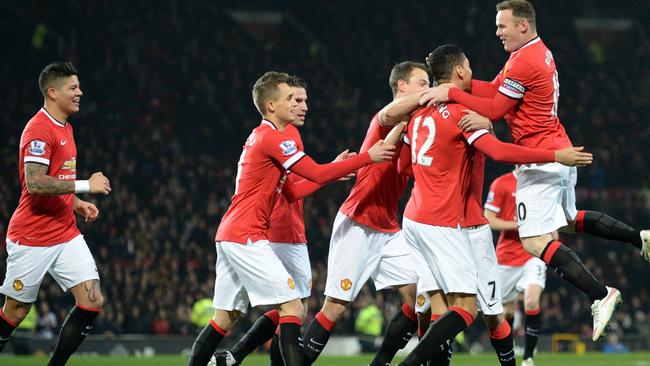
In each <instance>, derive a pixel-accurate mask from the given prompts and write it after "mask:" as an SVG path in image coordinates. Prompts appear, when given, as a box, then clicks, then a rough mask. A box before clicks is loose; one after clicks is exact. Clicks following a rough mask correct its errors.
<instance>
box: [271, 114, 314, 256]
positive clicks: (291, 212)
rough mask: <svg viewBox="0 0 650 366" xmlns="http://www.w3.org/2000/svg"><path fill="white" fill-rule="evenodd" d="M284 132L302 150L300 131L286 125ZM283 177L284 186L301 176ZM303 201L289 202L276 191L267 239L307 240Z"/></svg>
mask: <svg viewBox="0 0 650 366" xmlns="http://www.w3.org/2000/svg"><path fill="white" fill-rule="evenodd" d="M284 134H285V135H286V136H287V137H289V138H292V139H293V140H294V141H295V142H296V145H297V146H298V149H299V150H301V151H304V146H303V143H302V138H301V137H300V132H299V131H298V129H297V128H296V127H295V126H294V125H287V126H286V127H285V130H284ZM283 179H285V182H284V185H285V186H286V185H288V184H291V183H292V181H297V180H300V179H303V178H301V177H299V176H297V175H296V174H292V173H287V174H285V177H284V178H283ZM304 202H305V200H303V199H299V200H297V201H295V202H289V201H287V199H286V198H285V197H284V196H283V195H282V194H281V193H278V197H277V200H276V201H275V206H273V210H272V212H271V228H270V229H269V232H268V235H269V241H271V242H273V243H286V244H299V243H306V242H307V236H306V235H305V219H304Z"/></svg>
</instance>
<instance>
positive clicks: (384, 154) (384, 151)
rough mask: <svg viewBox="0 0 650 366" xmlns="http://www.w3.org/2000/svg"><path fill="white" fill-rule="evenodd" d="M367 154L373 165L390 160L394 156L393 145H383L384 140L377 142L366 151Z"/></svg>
mask: <svg viewBox="0 0 650 366" xmlns="http://www.w3.org/2000/svg"><path fill="white" fill-rule="evenodd" d="M368 154H370V159H372V161H373V162H375V163H381V162H383V161H388V160H392V159H393V156H395V145H384V140H379V141H377V142H375V144H374V145H372V147H371V148H370V149H368Z"/></svg>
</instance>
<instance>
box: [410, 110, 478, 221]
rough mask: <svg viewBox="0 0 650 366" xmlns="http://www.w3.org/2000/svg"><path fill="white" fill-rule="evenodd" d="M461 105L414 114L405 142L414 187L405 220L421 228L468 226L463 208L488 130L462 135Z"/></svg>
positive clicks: (463, 133) (419, 111)
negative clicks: (476, 156)
mask: <svg viewBox="0 0 650 366" xmlns="http://www.w3.org/2000/svg"><path fill="white" fill-rule="evenodd" d="M463 109H464V107H463V106H462V105H460V104H455V103H453V104H439V105H438V106H437V107H427V108H422V109H420V110H418V111H416V112H415V113H414V114H413V115H412V117H411V120H410V121H409V124H408V130H407V134H406V138H405V142H406V143H408V144H409V145H410V147H411V166H412V169H413V176H414V177H415V183H414V185H413V190H412V191H411V197H410V199H409V201H408V203H407V205H406V209H405V211H404V217H406V218H408V219H409V220H413V221H416V222H419V223H422V224H428V225H435V226H446V227H458V226H461V227H466V226H469V225H468V222H467V218H466V214H465V210H466V208H465V205H466V202H467V200H468V194H469V193H468V192H469V186H470V179H471V170H472V166H471V165H472V164H471V163H472V159H473V157H474V148H473V147H472V146H471V145H472V144H473V143H474V141H476V140H477V139H478V138H480V137H481V136H483V135H485V134H487V133H489V132H488V131H487V130H484V129H482V130H477V131H473V132H463V131H462V130H461V129H459V128H458V121H459V120H460V117H461V114H462V110H463Z"/></svg>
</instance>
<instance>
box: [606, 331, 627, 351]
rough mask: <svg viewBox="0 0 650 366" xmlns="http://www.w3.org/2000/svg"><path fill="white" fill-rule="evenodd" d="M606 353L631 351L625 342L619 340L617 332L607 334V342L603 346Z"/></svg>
mask: <svg viewBox="0 0 650 366" xmlns="http://www.w3.org/2000/svg"><path fill="white" fill-rule="evenodd" d="M603 352H604V353H628V352H630V350H629V349H627V347H625V345H624V344H623V343H621V342H620V341H619V340H618V336H617V335H616V334H615V333H612V334H608V335H607V343H605V345H604V346H603Z"/></svg>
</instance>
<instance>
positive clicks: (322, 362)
mask: <svg viewBox="0 0 650 366" xmlns="http://www.w3.org/2000/svg"><path fill="white" fill-rule="evenodd" d="M371 358H372V356H371V355H362V356H349V357H326V356H324V357H321V358H320V359H319V360H318V362H316V363H315V365H316V366H347V365H350V366H365V365H367V364H368V362H370V360H371ZM397 361H398V360H396V361H394V362H393V365H397V363H398V362H397ZM268 362H269V361H268V356H266V355H253V356H251V357H249V358H248V359H246V361H245V362H244V363H243V365H244V366H267V365H268ZM520 362H521V359H518V360H517V364H519V363H520ZM535 363H536V365H538V366H565V365H566V366H610V365H611V366H650V353H628V354H621V355H609V354H603V353H588V354H586V355H581V356H578V355H575V354H569V353H559V354H540V355H537V356H536V357H535ZM46 364H47V358H45V357H0V365H3V366H4V365H7V366H32V365H33V366H36V365H46ZM186 364H187V358H184V357H178V356H156V357H149V358H136V357H106V356H102V357H73V358H72V359H70V361H69V362H68V365H69V366H88V365H90V366H172V365H175V366H184V365H186ZM451 365H452V366H488V365H489V366H494V365H498V362H497V359H496V356H495V355H494V354H491V353H484V354H480V355H473V356H471V355H467V354H457V355H454V358H453V359H452V361H451Z"/></svg>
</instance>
